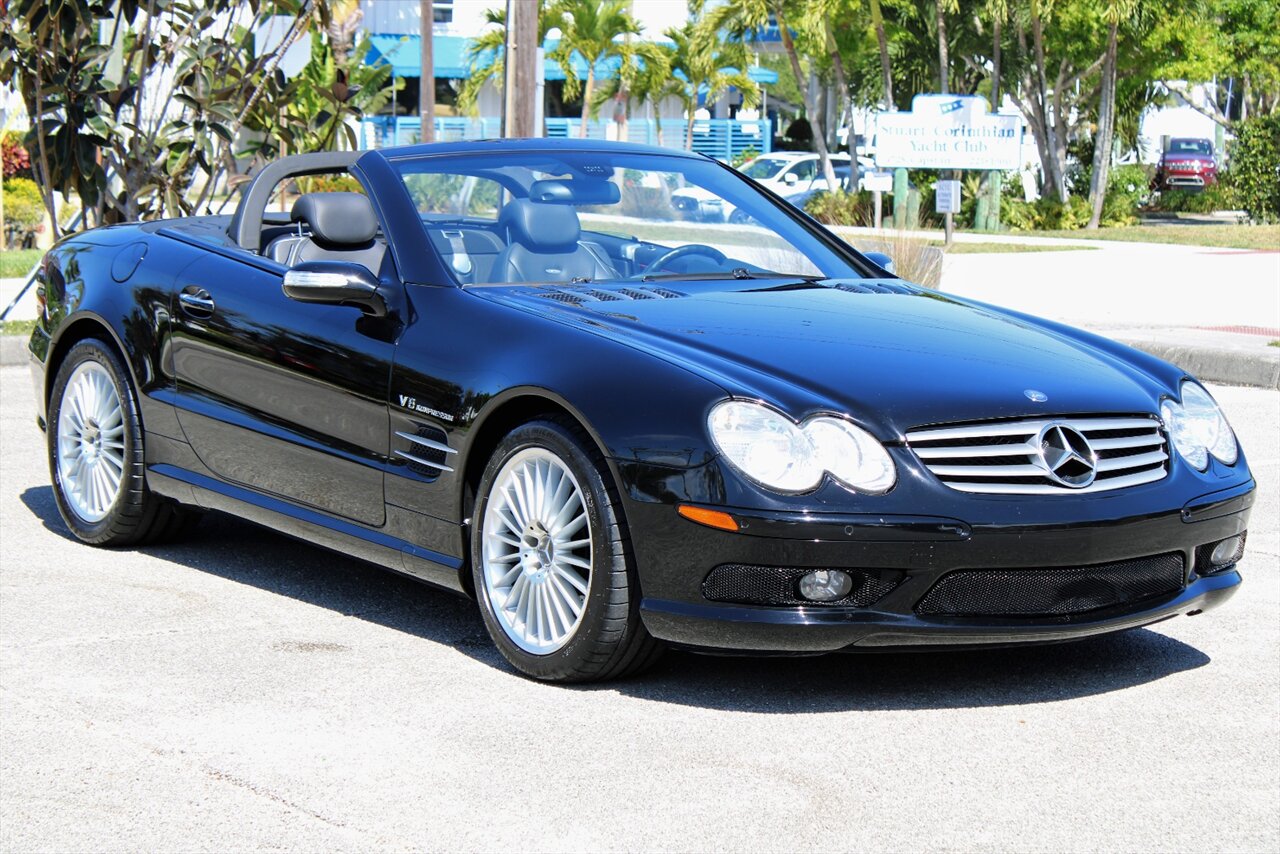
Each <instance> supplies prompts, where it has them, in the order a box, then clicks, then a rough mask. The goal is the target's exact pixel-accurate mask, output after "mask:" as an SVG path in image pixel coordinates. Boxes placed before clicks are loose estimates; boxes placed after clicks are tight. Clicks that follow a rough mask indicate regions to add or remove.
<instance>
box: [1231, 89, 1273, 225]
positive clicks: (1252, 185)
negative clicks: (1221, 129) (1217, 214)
mask: <svg viewBox="0 0 1280 854" xmlns="http://www.w3.org/2000/svg"><path fill="white" fill-rule="evenodd" d="M1228 186H1229V188H1230V190H1231V191H1232V192H1233V193H1234V194H1235V199H1236V201H1237V204H1238V205H1239V206H1240V207H1241V208H1243V209H1244V211H1245V213H1247V214H1248V215H1249V219H1251V220H1253V221H1254V222H1276V221H1280V114H1273V115H1270V116H1258V117H1256V118H1252V119H1249V120H1248V121H1245V122H1242V123H1241V124H1240V126H1239V128H1238V129H1237V131H1236V141H1235V145H1234V146H1233V147H1232V150H1231V177H1230V181H1229V182H1228Z"/></svg>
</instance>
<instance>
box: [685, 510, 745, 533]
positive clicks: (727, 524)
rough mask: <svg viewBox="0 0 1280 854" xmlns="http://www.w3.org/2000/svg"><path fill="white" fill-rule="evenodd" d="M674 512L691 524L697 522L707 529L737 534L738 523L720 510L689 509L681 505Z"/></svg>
mask: <svg viewBox="0 0 1280 854" xmlns="http://www.w3.org/2000/svg"><path fill="white" fill-rule="evenodd" d="M676 512H677V513H679V514H680V515H681V516H683V517H684V518H686V519H688V520H689V521H691V522H697V523H698V524H699V525H706V526H707V527H708V528H719V529H720V530H722V531H733V532H734V533H737V531H738V523H737V522H735V521H734V520H733V517H732V516H730V515H729V514H728V513H725V512H724V511H721V510H708V509H707V508H705V507H691V506H690V505H688V504H681V505H680V506H679V507H677V508H676Z"/></svg>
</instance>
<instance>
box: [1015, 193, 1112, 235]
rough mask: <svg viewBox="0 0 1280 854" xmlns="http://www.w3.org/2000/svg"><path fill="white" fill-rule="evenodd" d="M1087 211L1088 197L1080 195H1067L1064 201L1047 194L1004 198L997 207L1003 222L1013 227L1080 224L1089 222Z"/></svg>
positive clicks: (1050, 228) (1045, 228)
mask: <svg viewBox="0 0 1280 854" xmlns="http://www.w3.org/2000/svg"><path fill="white" fill-rule="evenodd" d="M1104 210H1105V208H1104ZM1090 213H1092V209H1091V208H1090V207H1089V200H1088V199H1085V198H1081V197H1080V196H1069V197H1068V198H1067V203H1066V204H1062V203H1061V202H1059V201H1058V200H1057V199H1048V198H1044V199H1037V200H1036V201H1034V202H1029V203H1028V202H1024V201H1021V200H1018V199H1013V200H1010V199H1005V200H1004V201H1003V202H1002V204H1001V211H1000V215H1001V218H1002V219H1003V220H1004V222H1005V224H1007V225H1008V226H1009V228H1011V229H1013V230H1014V231H1056V230H1060V229H1061V230H1071V229H1077V228H1084V227H1085V226H1086V225H1088V224H1089V215H1090Z"/></svg>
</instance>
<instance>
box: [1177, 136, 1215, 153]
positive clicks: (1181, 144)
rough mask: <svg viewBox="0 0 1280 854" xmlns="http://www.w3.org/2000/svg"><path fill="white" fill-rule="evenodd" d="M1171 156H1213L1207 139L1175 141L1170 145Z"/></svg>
mask: <svg viewBox="0 0 1280 854" xmlns="http://www.w3.org/2000/svg"><path fill="white" fill-rule="evenodd" d="M1169 153H1170V154H1212V153H1213V149H1212V148H1211V147H1210V146H1209V140H1207V139H1175V140H1173V141H1172V142H1170V143H1169Z"/></svg>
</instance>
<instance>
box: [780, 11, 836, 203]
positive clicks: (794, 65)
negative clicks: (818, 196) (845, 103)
mask: <svg viewBox="0 0 1280 854" xmlns="http://www.w3.org/2000/svg"><path fill="white" fill-rule="evenodd" d="M774 17H775V18H776V19H777V21H778V33H779V35H781V36H782V47H783V48H784V49H785V50H786V52H787V59H788V60H790V62H791V73H792V75H793V76H794V77H795V78H796V86H797V87H798V88H799V89H800V97H801V98H802V99H803V100H804V113H805V117H806V118H807V119H808V120H809V127H810V128H812V129H813V142H814V145H816V146H817V148H818V163H819V165H820V166H821V167H822V177H823V178H824V179H825V180H826V182H827V190H828V191H830V192H832V193H834V192H835V191H836V171H835V170H834V169H832V168H831V153H830V152H829V151H828V150H827V140H826V137H825V136H824V135H823V134H822V132H821V129H820V128H819V127H818V122H817V118H818V113H817V111H816V110H815V109H814V104H813V97H812V96H810V94H809V87H808V85H806V82H807V81H805V79H804V71H802V70H801V68H800V57H799V56H798V55H797V54H796V44H795V42H794V41H793V40H792V38H791V30H789V29H787V22H786V20H785V18H784V17H783V14H782V9H781V8H779V7H778V6H776V5H775V6H774Z"/></svg>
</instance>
